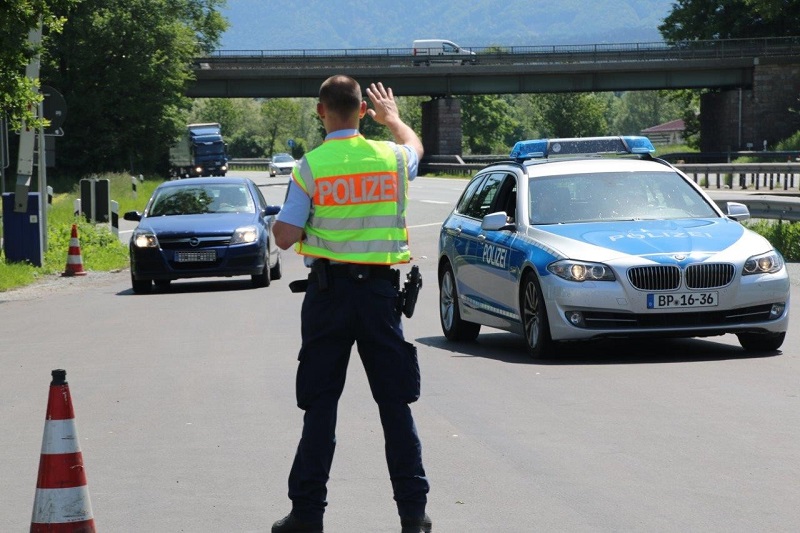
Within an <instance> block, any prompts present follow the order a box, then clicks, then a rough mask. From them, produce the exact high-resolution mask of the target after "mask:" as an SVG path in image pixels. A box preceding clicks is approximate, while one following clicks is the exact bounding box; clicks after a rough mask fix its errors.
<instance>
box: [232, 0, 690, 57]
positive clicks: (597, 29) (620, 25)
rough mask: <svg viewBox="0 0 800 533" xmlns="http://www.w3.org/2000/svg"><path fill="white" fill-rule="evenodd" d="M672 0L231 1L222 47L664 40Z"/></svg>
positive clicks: (399, 46)
mask: <svg viewBox="0 0 800 533" xmlns="http://www.w3.org/2000/svg"><path fill="white" fill-rule="evenodd" d="M673 3H674V0H592V1H587V0H558V1H556V2H554V1H552V0H548V1H544V0H452V1H448V2H442V1H441V0H410V1H402V0H400V1H390V0H371V1H370V2H363V1H360V0H303V1H301V2H277V1H275V0H271V1H264V0H227V6H226V7H225V8H224V9H223V10H222V12H223V14H224V16H225V17H226V18H227V19H228V21H229V22H230V25H231V26H230V28H229V30H228V31H227V32H226V33H225V34H224V36H223V39H222V43H221V46H220V48H222V49H224V50H286V49H310V48H316V49H320V48H384V47H392V48H406V47H409V48H410V47H411V42H412V41H413V40H414V39H421V38H422V39H424V38H442V39H450V40H452V41H455V42H457V43H458V44H460V45H462V46H468V47H469V46H474V47H481V46H491V45H507V46H536V45H547V44H594V43H628V42H648V41H661V40H662V39H661V35H660V33H659V32H658V26H659V24H661V23H662V21H663V20H664V18H665V17H666V16H667V15H668V14H669V12H670V11H671V7H672V4H673Z"/></svg>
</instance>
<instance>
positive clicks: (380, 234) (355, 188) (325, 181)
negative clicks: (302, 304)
mask: <svg viewBox="0 0 800 533" xmlns="http://www.w3.org/2000/svg"><path fill="white" fill-rule="evenodd" d="M292 178H293V179H294V180H295V182H297V184H298V185H299V186H300V187H302V188H303V190H304V191H305V192H306V193H307V194H308V196H309V197H310V198H311V203H312V207H311V217H310V218H309V220H308V222H307V223H306V226H305V228H304V229H305V234H306V238H305V239H304V240H303V241H300V242H298V243H297V244H296V245H295V249H296V250H297V252H298V253H300V254H303V255H307V256H311V257H320V258H327V259H330V260H332V261H339V262H344V263H362V264H374V265H392V264H396V263H408V262H409V261H410V260H411V252H410V250H409V248H408V228H407V227H406V206H407V203H408V202H407V201H408V188H407V184H408V162H407V161H406V154H405V152H404V150H403V149H402V148H400V147H399V146H397V145H396V144H394V143H387V142H383V141H370V140H367V139H365V138H364V137H362V136H361V135H354V136H352V137H347V138H343V139H330V140H327V141H325V142H324V143H323V144H322V145H321V146H319V147H318V148H316V149H314V150H312V151H311V152H309V153H307V154H306V155H305V157H304V158H303V159H302V160H301V162H300V165H299V166H297V167H295V169H294V170H293V171H292Z"/></svg>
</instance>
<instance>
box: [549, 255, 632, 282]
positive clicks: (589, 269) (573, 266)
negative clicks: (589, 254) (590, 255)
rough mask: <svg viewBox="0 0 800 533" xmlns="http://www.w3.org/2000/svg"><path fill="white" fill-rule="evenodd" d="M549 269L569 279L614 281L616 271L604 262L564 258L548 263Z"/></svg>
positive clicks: (560, 276)
mask: <svg viewBox="0 0 800 533" xmlns="http://www.w3.org/2000/svg"><path fill="white" fill-rule="evenodd" d="M547 270H549V271H550V272H551V273H553V274H555V275H556V276H558V277H559V278H562V279H565V280H567V281H579V282H580V281H614V280H615V279H617V278H616V277H615V276H614V272H612V271H611V269H610V268H609V267H607V266H606V265H604V264H602V263H590V262H588V261H575V260H572V259H562V260H561V261H556V262H555V263H550V264H549V265H547Z"/></svg>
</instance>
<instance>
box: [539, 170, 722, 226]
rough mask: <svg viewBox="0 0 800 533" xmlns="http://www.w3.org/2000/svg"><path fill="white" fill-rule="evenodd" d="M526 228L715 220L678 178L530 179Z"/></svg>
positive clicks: (661, 174)
mask: <svg viewBox="0 0 800 533" xmlns="http://www.w3.org/2000/svg"><path fill="white" fill-rule="evenodd" d="M528 189H529V191H530V198H529V200H530V209H529V213H530V223H531V224H564V223H571V222H593V221H606V220H644V219H651V220H652V219H676V218H704V217H717V216H719V215H718V214H717V212H716V211H714V209H713V208H712V207H711V206H710V205H709V204H708V203H707V202H706V201H705V199H704V198H703V197H702V196H701V195H700V194H698V192H697V191H696V190H695V189H694V188H693V187H692V186H691V185H690V184H689V183H687V182H686V181H685V180H684V179H683V178H682V177H681V176H680V175H678V174H676V173H672V172H602V173H590V174H574V175H565V176H547V177H538V178H531V179H530V183H529V187H528Z"/></svg>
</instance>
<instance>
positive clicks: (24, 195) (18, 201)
mask: <svg viewBox="0 0 800 533" xmlns="http://www.w3.org/2000/svg"><path fill="white" fill-rule="evenodd" d="M28 42H29V43H30V45H31V46H32V47H38V46H39V45H40V44H41V42H42V21H41V19H40V20H39V24H38V26H37V27H36V28H34V29H32V30H31V31H30V33H29V34H28ZM39 65H40V58H39V54H36V55H35V56H34V57H33V58H32V59H31V62H30V63H28V66H27V67H25V76H26V77H27V78H29V79H31V80H35V79H38V78H39ZM40 109H41V107H39V110H40ZM37 114H38V110H37ZM39 118H41V116H40V117H39ZM35 142H36V132H35V131H34V130H33V129H31V128H30V127H28V126H27V125H26V124H25V123H24V122H23V124H22V129H21V130H20V132H19V157H18V158H17V187H16V189H15V194H14V211H15V212H17V213H25V212H26V211H27V210H28V192H29V191H30V188H31V176H32V175H33V148H34V144H35Z"/></svg>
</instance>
